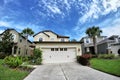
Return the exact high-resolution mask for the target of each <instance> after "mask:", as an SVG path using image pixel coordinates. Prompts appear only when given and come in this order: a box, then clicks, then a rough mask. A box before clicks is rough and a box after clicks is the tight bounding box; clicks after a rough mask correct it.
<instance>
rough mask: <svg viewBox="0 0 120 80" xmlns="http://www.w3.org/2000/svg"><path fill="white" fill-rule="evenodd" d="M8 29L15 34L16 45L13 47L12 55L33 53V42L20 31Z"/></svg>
mask: <svg viewBox="0 0 120 80" xmlns="http://www.w3.org/2000/svg"><path fill="white" fill-rule="evenodd" d="M7 30H9V31H10V33H11V34H12V35H13V42H14V46H13V48H12V55H21V56H26V55H31V54H32V48H31V47H30V46H31V45H32V42H31V41H29V40H26V38H25V37H24V36H22V35H21V34H20V33H19V32H17V31H16V30H15V29H7ZM7 30H5V31H7ZM5 31H4V32H5ZM4 32H3V33H4ZM3 33H2V34H3ZM1 37H2V36H1Z"/></svg>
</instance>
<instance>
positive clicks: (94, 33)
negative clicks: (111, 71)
mask: <svg viewBox="0 0 120 80" xmlns="http://www.w3.org/2000/svg"><path fill="white" fill-rule="evenodd" d="M101 33H102V30H100V28H99V27H96V26H93V27H91V28H88V29H87V30H86V34H87V35H88V36H89V37H92V38H93V45H94V52H95V54H97V44H96V43H97V41H96V38H97V37H98V36H100V34H101Z"/></svg>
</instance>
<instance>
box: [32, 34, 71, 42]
mask: <svg viewBox="0 0 120 80" xmlns="http://www.w3.org/2000/svg"><path fill="white" fill-rule="evenodd" d="M44 33H45V34H48V35H49V36H47V35H45V34H44ZM44 33H39V34H37V35H36V36H34V41H39V38H42V39H43V41H61V39H62V38H58V37H57V35H56V34H54V33H52V32H44ZM64 41H69V38H64Z"/></svg>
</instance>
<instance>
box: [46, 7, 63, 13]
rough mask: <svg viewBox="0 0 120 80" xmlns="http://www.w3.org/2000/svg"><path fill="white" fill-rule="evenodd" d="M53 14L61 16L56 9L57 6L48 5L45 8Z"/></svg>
mask: <svg viewBox="0 0 120 80" xmlns="http://www.w3.org/2000/svg"><path fill="white" fill-rule="evenodd" d="M47 7H48V8H49V9H50V10H51V11H52V12H53V13H55V14H61V11H60V9H59V8H58V7H57V6H50V5H48V6H47Z"/></svg>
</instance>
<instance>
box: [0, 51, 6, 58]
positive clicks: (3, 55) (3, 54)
mask: <svg viewBox="0 0 120 80" xmlns="http://www.w3.org/2000/svg"><path fill="white" fill-rule="evenodd" d="M6 56H8V54H5V53H3V52H0V59H4V58H5V57H6Z"/></svg>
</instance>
